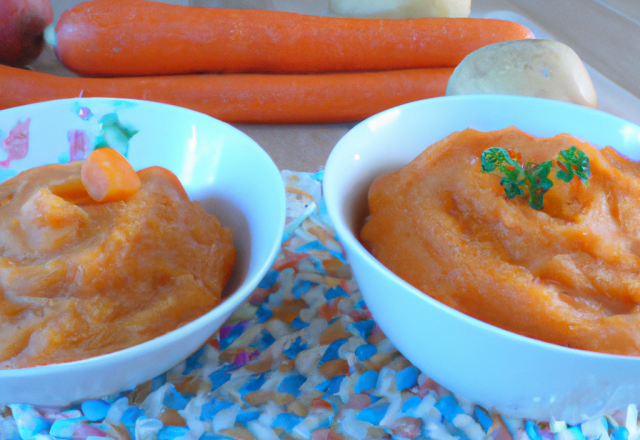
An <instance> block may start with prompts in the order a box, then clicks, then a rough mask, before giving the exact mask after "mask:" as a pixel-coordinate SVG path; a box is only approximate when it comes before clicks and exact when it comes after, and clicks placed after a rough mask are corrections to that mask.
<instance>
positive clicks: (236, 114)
mask: <svg viewBox="0 0 640 440" xmlns="http://www.w3.org/2000/svg"><path fill="white" fill-rule="evenodd" d="M451 72H453V69H452V68H444V69H410V70H397V71H383V72H355V73H329V74H307V75H261V74H203V75H176V76H158V77H132V78H67V77H58V76H54V75H48V74H46V73H40V72H31V71H27V70H22V69H15V68H11V67H6V66H0V109H4V108H8V107H15V106H18V105H24V104H29V103H32V102H41V101H47V100H51V99H61V98H74V97H78V96H80V95H82V96H84V97H91V96H99V97H104V96H108V97H113V98H131V99H145V100H149V101H156V102H163V103H167V104H174V105H178V106H182V107H187V108H190V109H193V110H197V111H199V112H202V113H206V114H208V115H210V116H213V117H215V118H218V119H221V120H223V121H226V122H264V123H301V122H341V121H357V120H361V119H364V118H367V117H369V116H371V115H373V114H375V113H378V112H380V111H382V110H385V109H388V108H390V107H394V106H396V105H400V104H404V103H407V102H410V101H416V100H419V99H426V98H432V97H435V96H442V95H444V93H445V90H446V87H447V81H448V80H449V76H450V75H451Z"/></svg>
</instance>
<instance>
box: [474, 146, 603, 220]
mask: <svg viewBox="0 0 640 440" xmlns="http://www.w3.org/2000/svg"><path fill="white" fill-rule="evenodd" d="M521 160H522V158H521V156H520V154H518V153H515V152H513V151H507V150H504V149H502V148H489V149H487V150H485V151H484V152H483V153H482V157H481V161H482V172H483V173H492V174H495V175H497V176H500V177H502V179H501V180H500V185H502V187H504V192H505V194H506V195H507V197H508V198H509V199H513V198H515V197H516V196H520V197H526V196H527V194H528V196H529V206H531V207H532V208H533V209H538V210H540V209H542V208H543V200H544V195H545V194H546V192H547V191H549V190H550V189H551V187H552V186H553V182H552V181H551V180H550V179H549V174H550V173H551V171H552V170H553V169H555V170H556V178H557V179H559V180H562V181H564V182H570V181H571V179H573V178H574V177H577V178H579V179H580V180H581V181H582V183H583V184H584V185H588V184H589V182H588V180H589V177H591V168H590V166H589V157H588V156H587V155H586V154H585V153H583V152H582V151H580V150H578V149H577V148H576V147H575V146H573V147H571V148H569V149H568V150H563V151H561V152H560V154H558V155H557V156H556V157H555V160H548V161H546V162H542V163H539V164H534V163H532V162H527V163H526V164H525V165H522V164H521V163H520V162H521Z"/></svg>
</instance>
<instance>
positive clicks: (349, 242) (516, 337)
mask: <svg viewBox="0 0 640 440" xmlns="http://www.w3.org/2000/svg"><path fill="white" fill-rule="evenodd" d="M483 101H498V102H504V103H518V102H522V103H523V105H526V103H534V102H535V103H539V104H542V105H544V106H551V107H554V106H557V107H560V108H565V109H567V110H568V111H571V112H578V113H581V112H584V113H592V114H596V115H598V117H605V118H611V119H612V120H615V121H620V122H624V123H625V124H627V125H629V124H631V125H633V126H635V127H637V128H638V131H640V127H639V126H637V125H635V124H633V123H631V122H629V121H626V120H625V119H623V118H620V117H618V116H615V115H612V114H609V113H606V112H603V111H601V110H597V109H593V108H590V107H583V106H580V105H577V104H571V103H567V102H562V101H555V100H551V99H546V98H537V97H529V96H514V95H480V94H477V95H454V96H442V97H437V98H428V99H423V100H419V101H413V102H410V103H407V104H402V105H399V106H396V107H392V108H390V109H387V110H384V111H382V112H380V113H377V114H375V115H373V116H371V117H369V118H367V119H365V120H363V121H361V122H360V123H358V124H357V125H355V126H354V127H353V128H352V129H351V130H349V132H347V133H346V134H345V135H344V136H343V137H342V138H341V139H340V140H339V141H338V143H337V144H336V146H335V147H334V148H333V150H332V151H331V153H330V155H329V157H328V159H327V163H326V166H325V172H324V179H323V188H324V195H325V201H326V205H327V213H328V214H329V218H330V219H331V223H332V224H333V226H334V228H335V231H336V234H337V235H338V237H339V238H340V241H341V242H343V243H344V246H345V248H346V249H347V251H348V252H349V251H350V252H356V253H357V254H358V256H359V258H361V259H363V260H364V262H365V263H366V264H367V265H368V266H371V267H373V268H374V270H376V271H378V272H380V273H382V275H384V276H385V277H388V278H391V279H392V280H393V281H394V283H395V284H398V285H399V287H400V288H402V289H403V290H406V291H407V292H409V293H410V294H411V295H412V296H413V297H416V298H418V299H417V300H418V301H423V302H426V303H427V304H429V305H430V306H433V307H435V308H436V309H438V310H440V311H441V312H442V313H445V314H448V315H450V316H453V317H455V318H457V319H460V320H462V321H463V322H464V323H466V324H467V325H468V326H473V327H476V328H478V329H480V330H482V331H484V332H490V333H495V334H497V335H498V336H500V337H504V338H508V339H510V340H513V341H515V342H518V343H525V344H533V345H534V346H535V347H537V348H539V349H544V350H552V351H556V352H557V353H558V354H560V355H564V356H581V357H584V358H585V359H584V360H585V361H587V360H598V361H605V360H606V361H609V362H635V363H640V355H638V356H633V355H622V354H611V353H603V352H596V351H589V350H583V349H578V348H572V347H565V346H561V345H557V344H553V343H550V342H546V341H542V340H539V339H535V338H532V337H529V336H524V335H521V334H519V333H515V332H512V331H509V330H505V329H503V328H501V327H498V326H495V325H492V324H489V323H487V322H484V321H482V320H480V319H478V318H474V317H472V316H469V315H466V314H464V313H462V312H460V311H458V310H456V309H454V308H453V307H451V306H448V305H446V304H444V303H442V302H440V301H438V300H436V299H434V298H433V297H431V296H430V295H429V294H427V293H425V292H422V291H421V290H419V289H417V288H416V287H414V286H412V285H411V284H409V283H408V282H407V281H405V280H403V279H402V278H400V277H399V276H398V275H396V274H395V273H394V272H392V271H391V270H390V269H388V268H387V267H386V266H384V265H383V264H382V263H381V262H380V261H378V260H377V259H376V258H375V257H374V256H373V255H372V254H371V253H370V252H369V251H368V250H367V249H366V248H365V247H364V246H363V244H362V243H361V242H360V240H359V239H358V238H357V237H356V235H355V234H354V233H353V232H352V231H351V229H350V228H349V227H348V226H347V225H346V222H345V220H344V219H345V216H344V215H343V214H342V209H341V208H340V204H341V202H342V200H343V197H342V196H341V191H340V185H338V183H336V182H339V181H340V180H341V178H340V173H337V172H336V171H334V169H336V168H337V167H338V166H339V165H338V164H339V163H340V162H341V161H342V158H343V157H346V155H345V154H344V153H343V150H345V151H347V150H348V149H349V144H350V143H351V138H352V137H354V136H356V138H357V137H359V136H360V132H361V131H363V132H365V133H366V132H371V130H370V128H369V124H371V122H374V121H375V120H377V119H379V118H380V119H384V118H385V117H386V116H387V115H389V113H392V112H393V113H396V112H398V111H400V112H401V115H402V112H411V113H415V112H421V111H424V110H423V109H424V108H425V106H437V105H439V103H440V102H454V103H459V105H461V106H464V105H466V104H467V103H468V102H483ZM461 114H464V112H461ZM400 117H401V116H400ZM392 123H393V122H392ZM373 125H375V124H373ZM452 133H453V132H452ZM450 134H451V133H450ZM429 146H430V145H428V146H426V147H425V149H426V148H428V147H429ZM598 147H599V148H601V147H600V146H598ZM422 151H424V150H422ZM418 154H420V153H418ZM407 163H408V162H407ZM405 165H406V164H405ZM381 175H382V174H378V175H377V176H378V177H379V176H381ZM348 259H349V258H348V257H347V260H348ZM354 278H355V277H354ZM362 293H363V296H365V301H366V293H365V292H362Z"/></svg>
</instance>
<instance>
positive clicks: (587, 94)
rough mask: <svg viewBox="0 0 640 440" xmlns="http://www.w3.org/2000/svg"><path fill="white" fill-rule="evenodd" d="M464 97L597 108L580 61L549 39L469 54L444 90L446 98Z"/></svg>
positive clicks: (486, 47)
mask: <svg viewBox="0 0 640 440" xmlns="http://www.w3.org/2000/svg"><path fill="white" fill-rule="evenodd" d="M466 94H498V95H523V96H536V97H538V98H547V99H556V100H558V101H566V102H571V103H574V104H580V105H584V106H588V107H593V108H597V107H598V96H597V94H596V90H595V88H594V87H593V83H592V82H591V77H590V76H589V73H588V72H587V69H586V68H585V66H584V64H583V63H582V61H581V60H580V57H578V55H577V54H576V53H575V52H574V51H573V50H572V49H571V48H570V47H569V46H567V45H565V44H563V43H560V42H558V41H553V40H519V41H508V42H504V43H496V44H492V45H489V46H485V47H483V48H482V49H479V50H477V51H475V52H473V53H471V54H470V55H468V56H467V57H466V58H465V59H464V60H463V61H462V62H461V63H460V65H459V66H458V67H457V68H456V70H455V72H454V73H453V75H452V76H451V80H450V81H449V86H448V87H447V95H466Z"/></svg>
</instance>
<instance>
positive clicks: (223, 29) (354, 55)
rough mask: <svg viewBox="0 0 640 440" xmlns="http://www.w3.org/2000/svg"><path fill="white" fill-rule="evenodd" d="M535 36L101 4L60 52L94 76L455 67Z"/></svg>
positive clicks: (76, 11)
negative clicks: (501, 44)
mask: <svg viewBox="0 0 640 440" xmlns="http://www.w3.org/2000/svg"><path fill="white" fill-rule="evenodd" d="M532 37H533V34H532V33H531V31H530V30H529V29H527V28H526V27H524V26H522V25H520V24H517V23H512V22H508V21H503V20H488V19H471V18H425V19H418V20H366V19H353V18H340V17H319V16H311V15H304V14H295V13H290V12H279V11H262V10H248V9H244V10H240V9H220V8H199V7H189V6H179V5H170V4H165V3H159V2H153V1H148V0H95V1H90V2H85V3H81V4H79V5H77V6H75V7H73V8H71V9H69V10H67V11H65V13H63V15H62V16H61V17H60V21H59V22H58V24H57V26H56V37H55V46H56V54H57V56H58V58H59V59H60V61H62V63H64V65H65V66H66V67H67V68H69V69H71V70H72V71H74V72H76V73H78V74H80V75H84V76H132V75H163V74H183V73H198V72H272V73H294V72H338V71H353V70H357V71H369V70H391V69H410V68H424V67H454V66H456V65H457V64H458V63H459V62H460V61H461V60H462V59H463V58H464V57H465V56H466V55H467V54H469V53H471V52H473V51H474V50H476V49H478V48H480V47H483V46H486V45H487V44H492V43H496V42H498V41H505V40H516V39H522V38H532Z"/></svg>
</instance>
